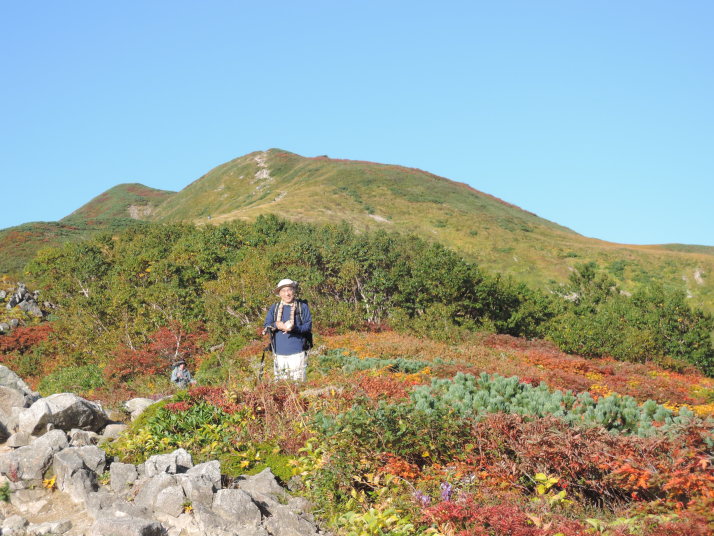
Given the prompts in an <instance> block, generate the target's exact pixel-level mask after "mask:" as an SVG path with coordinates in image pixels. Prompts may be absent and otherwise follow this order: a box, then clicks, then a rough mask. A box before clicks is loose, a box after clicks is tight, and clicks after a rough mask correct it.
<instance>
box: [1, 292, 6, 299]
mask: <svg viewBox="0 0 714 536" xmlns="http://www.w3.org/2000/svg"><path fill="white" fill-rule="evenodd" d="M5 298H7V291H5V290H0V300H4V299H5Z"/></svg>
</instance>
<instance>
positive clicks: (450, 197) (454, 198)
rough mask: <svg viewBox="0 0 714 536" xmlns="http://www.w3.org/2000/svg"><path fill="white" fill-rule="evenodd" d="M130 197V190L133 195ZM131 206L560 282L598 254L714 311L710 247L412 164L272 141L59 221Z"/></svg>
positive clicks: (623, 279) (626, 272)
mask: <svg viewBox="0 0 714 536" xmlns="http://www.w3.org/2000/svg"><path fill="white" fill-rule="evenodd" d="M129 194H136V195H137V198H136V199H134V201H130V200H129V197H130V195H129ZM119 200H121V201H119ZM131 207H134V208H133V209H132V208H131ZM137 207H139V208H137ZM142 207H143V208H142ZM131 210H133V214H134V216H139V217H142V218H144V219H146V220H147V221H158V222H178V221H191V222H194V223H196V224H200V225H205V224H216V223H222V222H228V221H232V220H236V219H243V220H252V219H254V218H256V217H257V216H258V215H260V214H266V213H274V214H278V215H279V216H281V217H284V218H287V219H289V220H294V221H302V222H315V223H339V222H341V221H348V222H349V223H350V224H351V225H353V226H354V227H355V229H357V230H360V231H363V230H374V229H380V228H382V229H387V230H395V231H400V232H405V233H414V234H417V235H419V236H421V237H424V238H426V239H428V240H435V241H439V242H442V243H443V244H445V245H447V246H449V247H451V248H453V249H455V250H457V251H459V252H460V253H461V254H462V255H463V256H464V257H465V258H467V259H469V260H472V261H475V262H477V263H478V264H479V265H480V266H482V267H483V268H484V269H486V270H487V271H491V272H496V273H501V274H504V275H510V276H512V277H514V278H515V279H516V280H519V281H524V282H526V283H528V284H531V285H536V286H539V287H549V286H552V285H554V284H556V283H558V282H564V281H565V280H566V279H567V277H568V274H569V273H570V272H571V271H572V269H573V267H574V266H575V265H576V264H577V263H582V262H588V261H595V262H597V263H598V264H599V266H601V267H602V268H603V269H604V270H606V271H607V272H608V273H609V274H610V275H611V276H612V277H613V278H614V279H615V280H616V281H618V283H620V284H621V286H622V288H623V289H625V290H626V291H633V290H634V289H635V288H637V286H638V285H640V284H642V283H646V282H649V281H660V282H662V283H663V284H665V285H667V286H670V287H677V288H682V289H684V290H685V291H686V292H687V293H688V295H690V296H691V298H692V301H693V303H694V304H696V305H700V306H704V307H705V308H707V309H709V310H713V311H714V282H713V280H712V278H711V277H710V274H712V273H714V248H711V247H706V246H688V245H681V244H668V245H661V246H636V245H624V244H616V243H611V242H605V241H602V240H596V239H592V238H587V237H584V236H582V235H579V234H578V233H576V232H575V231H573V230H571V229H568V228H566V227H563V226H561V225H558V224H557V223H554V222H551V221H548V220H546V219H543V218H540V217H538V216H537V215H535V214H533V213H531V212H528V211H526V210H523V209H521V208H519V207H517V206H515V205H512V204H510V203H507V202H505V201H502V200H500V199H498V198H495V197H493V196H491V195H488V194H486V193H483V192H480V191H478V190H475V189H474V188H471V187H470V186H468V185H466V184H463V183H459V182H455V181H452V180H449V179H446V178H443V177H438V176H436V175H433V174H431V173H428V172H425V171H421V170H418V169H413V168H406V167H401V166H394V165H386V164H377V163H372V162H361V161H353V160H336V159H331V158H328V157H326V156H321V157H314V158H307V157H303V156H300V155H297V154H293V153H290V152H287V151H283V150H279V149H271V150H268V151H261V152H254V153H251V154H248V155H245V156H242V157H240V158H236V159H234V160H231V161H230V162H227V163H225V164H222V165H220V166H218V167H216V168H214V169H212V170H210V171H209V172H208V173H206V174H205V175H204V176H202V177H200V178H199V179H197V180H196V181H194V182H193V183H191V184H190V185H188V186H187V187H186V188H184V189H183V190H181V191H180V192H178V193H171V192H161V191H157V190H152V189H150V188H146V187H143V186H141V185H121V186H119V187H116V188H113V189H112V190H109V191H108V192H106V193H105V194H102V195H101V196H99V197H97V198H95V199H94V200H92V201H91V202H90V203H88V204H87V205H85V206H84V207H82V208H80V209H79V210H77V211H75V212H74V213H72V214H71V215H70V216H68V217H67V218H64V219H63V220H62V221H61V222H60V224H67V223H70V222H75V221H81V222H84V223H85V224H87V222H94V223H102V222H105V221H113V222H117V221H123V220H121V217H124V218H125V217H126V215H127V214H129V213H130V211H131ZM105 216H106V217H107V218H108V219H107V220H104V219H103V218H104V217H105ZM14 229H18V228H14ZM4 232H7V231H4ZM2 269H3V267H2V266H0V271H2Z"/></svg>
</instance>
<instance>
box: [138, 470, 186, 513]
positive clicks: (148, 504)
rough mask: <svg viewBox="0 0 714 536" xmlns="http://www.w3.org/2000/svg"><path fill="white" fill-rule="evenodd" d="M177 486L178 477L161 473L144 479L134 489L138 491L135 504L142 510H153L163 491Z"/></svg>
mask: <svg viewBox="0 0 714 536" xmlns="http://www.w3.org/2000/svg"><path fill="white" fill-rule="evenodd" d="M176 484H177V481H176V477H174V476H173V475H170V474H168V473H159V474H158V475H156V476H153V477H151V478H144V479H142V480H140V481H138V482H137V483H136V484H135V485H134V487H135V489H137V494H136V498H135V499H134V504H136V505H137V506H138V507H140V508H146V509H148V510H153V509H154V505H155V504H156V497H158V495H159V493H160V492H161V490H163V489H166V488H168V487H171V486H175V485H176Z"/></svg>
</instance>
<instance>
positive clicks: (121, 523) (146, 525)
mask: <svg viewBox="0 0 714 536" xmlns="http://www.w3.org/2000/svg"><path fill="white" fill-rule="evenodd" d="M166 534H167V533H166V529H165V528H164V527H163V526H162V525H161V523H159V522H157V521H149V520H147V519H138V518H134V517H130V518H115V519H109V518H106V519H98V520H97V521H95V522H94V524H93V525H92V528H91V532H90V536H166Z"/></svg>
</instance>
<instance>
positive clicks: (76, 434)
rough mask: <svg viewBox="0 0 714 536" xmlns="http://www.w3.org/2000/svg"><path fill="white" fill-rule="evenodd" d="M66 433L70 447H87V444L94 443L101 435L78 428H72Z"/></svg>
mask: <svg viewBox="0 0 714 536" xmlns="http://www.w3.org/2000/svg"><path fill="white" fill-rule="evenodd" d="M67 435H69V444H70V446H72V447H87V446H89V445H96V444H97V443H99V439H100V438H101V437H102V436H100V435H99V434H98V433H96V432H90V431H88V430H80V429H79V428H72V430H70V431H69V433H68V434H67Z"/></svg>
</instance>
